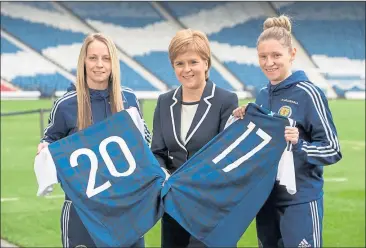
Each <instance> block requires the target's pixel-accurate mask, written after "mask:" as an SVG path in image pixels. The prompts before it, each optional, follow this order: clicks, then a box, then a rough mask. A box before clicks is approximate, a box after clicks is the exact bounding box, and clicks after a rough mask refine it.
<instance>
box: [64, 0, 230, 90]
mask: <svg viewBox="0 0 366 248" xmlns="http://www.w3.org/2000/svg"><path fill="white" fill-rule="evenodd" d="M65 5H66V6H67V7H69V8H70V9H71V10H72V11H74V12H75V13H76V14H77V15H79V16H80V17H81V18H83V19H86V20H88V22H89V23H96V22H102V24H100V23H98V24H99V25H101V27H103V30H105V31H107V32H108V30H111V32H113V31H112V29H113V30H115V32H117V33H118V32H120V34H118V35H119V36H120V37H121V41H120V42H121V43H119V40H118V39H117V40H116V43H117V44H124V46H123V47H122V49H123V50H124V51H125V52H126V53H127V54H129V55H130V56H132V57H133V58H134V59H135V60H136V61H138V62H139V63H140V64H142V65H143V66H144V67H145V68H147V69H148V70H149V71H150V72H152V73H153V74H155V75H156V76H157V77H158V78H160V79H161V80H162V81H163V82H164V83H166V84H167V85H168V86H169V87H170V88H175V87H177V86H178V85H179V82H178V81H177V79H176V77H175V75H174V72H173V70H172V67H171V65H170V61H169V57H168V53H167V50H168V45H169V41H170V39H171V37H173V35H174V34H175V32H176V31H177V30H176V29H175V28H174V27H173V26H171V25H170V24H169V23H168V22H167V21H166V20H165V19H163V18H162V17H161V16H160V14H159V13H158V12H157V11H156V10H155V9H154V8H153V6H152V5H151V4H150V3H148V2H104V3H93V2H88V3H77V2H66V3H65ZM96 9H97V10H98V11H95V10H96ZM100 9H103V10H104V11H103V13H111V15H110V16H107V15H103V14H100V12H99V10H100ZM116 10H118V11H116ZM111 16H112V17H111ZM159 26H160V27H161V29H159V30H157V28H158V27H159ZM131 35H133V36H135V39H136V40H135V41H131V42H127V41H126V40H128V39H130V38H129V37H126V38H125V39H124V36H131ZM157 43H161V44H157ZM141 51H143V52H141ZM157 61H158V62H157ZM211 78H212V80H214V81H215V82H216V83H217V84H218V85H220V86H223V87H226V88H229V89H232V87H231V86H230V85H228V83H227V82H226V81H225V80H224V79H223V78H222V76H221V75H220V74H219V73H218V72H216V71H215V70H214V69H213V70H212V71H211Z"/></svg>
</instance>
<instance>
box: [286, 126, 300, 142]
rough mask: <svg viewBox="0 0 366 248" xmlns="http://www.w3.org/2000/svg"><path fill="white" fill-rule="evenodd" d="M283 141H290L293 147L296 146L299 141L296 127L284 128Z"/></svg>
mask: <svg viewBox="0 0 366 248" xmlns="http://www.w3.org/2000/svg"><path fill="white" fill-rule="evenodd" d="M285 140H286V141H290V142H291V143H292V144H293V145H296V144H297V142H298V141H299V129H298V128H297V127H286V128H285Z"/></svg>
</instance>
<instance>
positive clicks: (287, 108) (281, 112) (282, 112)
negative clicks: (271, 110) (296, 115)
mask: <svg viewBox="0 0 366 248" xmlns="http://www.w3.org/2000/svg"><path fill="white" fill-rule="evenodd" d="M278 114H279V115H282V116H284V117H290V116H291V114H292V109H291V107H290V106H287V105H286V106H282V107H281V108H280V110H278Z"/></svg>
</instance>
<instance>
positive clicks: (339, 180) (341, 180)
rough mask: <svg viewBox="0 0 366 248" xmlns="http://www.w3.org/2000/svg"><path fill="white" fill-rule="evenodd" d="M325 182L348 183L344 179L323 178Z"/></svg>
mask: <svg viewBox="0 0 366 248" xmlns="http://www.w3.org/2000/svg"><path fill="white" fill-rule="evenodd" d="M324 181H325V182H345V181H348V179H347V178H345V177H331V178H324Z"/></svg>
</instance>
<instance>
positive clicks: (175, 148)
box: [151, 80, 238, 173]
mask: <svg viewBox="0 0 366 248" xmlns="http://www.w3.org/2000/svg"><path fill="white" fill-rule="evenodd" d="M181 102H182V87H181V86H180V87H178V88H177V89H175V90H172V91H169V92H167V93H164V94H162V95H160V96H159V98H158V103H157V106H156V109H155V113H154V124H153V125H154V126H153V137H152V143H151V150H152V152H153V153H154V155H155V157H156V158H157V160H158V161H159V163H160V165H161V166H162V167H164V168H166V169H168V170H169V171H170V172H171V173H173V172H174V171H175V170H177V169H178V168H179V167H180V166H181V165H182V164H183V163H184V162H185V161H187V160H188V159H189V158H190V157H191V156H192V155H194V154H195V153H196V152H197V151H198V150H199V149H201V148H202V147H203V146H204V145H205V144H206V143H208V142H209V141H210V140H211V139H212V138H213V137H215V136H216V135H217V134H218V133H219V132H221V131H222V130H223V129H224V127H225V124H226V121H227V120H228V118H229V117H230V115H231V113H232V112H233V110H234V109H235V108H237V107H238V97H237V95H236V94H235V93H232V92H229V91H227V90H224V89H222V88H219V87H217V86H216V85H215V84H214V83H213V82H212V81H211V80H207V82H206V86H205V89H204V91H203V94H202V97H201V100H200V102H199V105H198V108H197V112H196V114H195V116H194V118H193V120H192V124H191V126H190V128H189V130H188V133H187V138H186V141H187V143H186V145H184V144H183V142H182V141H181V138H180V128H181V127H180V126H181V106H182V104H181Z"/></svg>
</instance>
